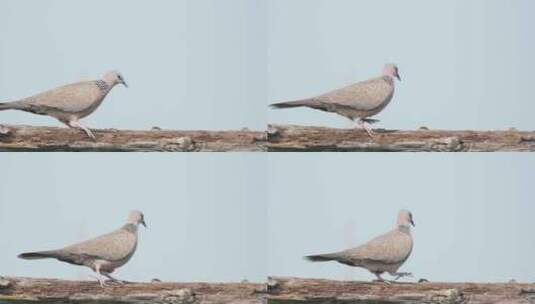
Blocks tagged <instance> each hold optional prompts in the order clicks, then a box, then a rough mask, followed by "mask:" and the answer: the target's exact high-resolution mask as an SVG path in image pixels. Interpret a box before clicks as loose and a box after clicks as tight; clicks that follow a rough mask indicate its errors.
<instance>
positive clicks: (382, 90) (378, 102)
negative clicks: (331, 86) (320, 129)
mask: <svg viewBox="0 0 535 304" xmlns="http://www.w3.org/2000/svg"><path fill="white" fill-rule="evenodd" d="M394 89H395V86H394V82H393V80H392V79H391V78H389V77H378V78H373V79H370V80H367V81H363V82H359V83H356V84H353V85H350V86H347V87H344V88H341V89H338V90H335V91H332V92H329V93H326V94H324V95H321V96H319V97H317V98H315V99H316V100H319V101H322V102H326V103H331V104H336V105H339V106H342V107H349V108H352V109H353V110H356V111H374V110H381V109H383V108H384V107H385V106H386V105H387V104H388V103H389V102H390V100H391V99H392V97H393V95H394Z"/></svg>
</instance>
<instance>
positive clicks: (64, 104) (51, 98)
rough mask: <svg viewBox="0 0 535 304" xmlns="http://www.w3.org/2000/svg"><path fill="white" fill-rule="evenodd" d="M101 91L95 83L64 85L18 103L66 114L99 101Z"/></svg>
mask: <svg viewBox="0 0 535 304" xmlns="http://www.w3.org/2000/svg"><path fill="white" fill-rule="evenodd" d="M101 98H102V91H101V90H100V89H99V87H98V86H97V85H96V84H95V81H85V82H79V83H74V84H70V85H66V86H63V87H59V88H56V89H52V90H50V91H46V92H43V93H40V94H37V95H35V96H32V97H29V98H26V99H23V100H21V101H19V103H20V104H25V105H30V106H33V107H43V108H45V109H50V110H59V111H62V112H68V113H78V112H81V111H84V110H86V109H88V108H90V107H91V106H93V105H94V104H95V102H98V101H100V100H101Z"/></svg>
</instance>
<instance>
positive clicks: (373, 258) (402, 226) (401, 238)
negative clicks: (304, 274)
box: [305, 210, 414, 281]
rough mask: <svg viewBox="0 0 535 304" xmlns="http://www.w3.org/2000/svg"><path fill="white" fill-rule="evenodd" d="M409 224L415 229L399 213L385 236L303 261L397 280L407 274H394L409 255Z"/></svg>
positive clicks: (406, 214) (409, 219) (406, 216)
mask: <svg viewBox="0 0 535 304" xmlns="http://www.w3.org/2000/svg"><path fill="white" fill-rule="evenodd" d="M411 225H413V226H414V222H413V220H412V214H411V213H410V212H409V211H406V210H402V211H400V212H399V215H398V219H397V224H396V227H395V228H394V230H392V231H390V232H388V233H386V234H383V235H381V236H379V237H376V238H374V239H372V240H371V241H369V242H367V243H365V244H363V245H361V246H358V247H356V248H352V249H348V250H344V251H341V252H336V253H329V254H319V255H311V256H307V257H305V258H306V259H307V260H309V261H312V262H328V261H336V262H339V263H341V264H345V265H348V266H353V267H361V268H365V269H367V270H369V271H370V272H371V273H373V274H375V275H376V276H377V278H378V279H379V280H381V281H384V280H383V278H382V277H381V274H383V273H385V272H388V273H389V274H391V275H393V276H396V277H397V279H399V278H401V277H403V276H408V275H410V274H409V273H399V272H397V271H398V269H399V268H400V267H401V266H402V265H403V264H404V263H405V261H406V260H407V259H408V258H409V256H410V254H411V252H412V248H413V240H412V235H411V232H410V226H411Z"/></svg>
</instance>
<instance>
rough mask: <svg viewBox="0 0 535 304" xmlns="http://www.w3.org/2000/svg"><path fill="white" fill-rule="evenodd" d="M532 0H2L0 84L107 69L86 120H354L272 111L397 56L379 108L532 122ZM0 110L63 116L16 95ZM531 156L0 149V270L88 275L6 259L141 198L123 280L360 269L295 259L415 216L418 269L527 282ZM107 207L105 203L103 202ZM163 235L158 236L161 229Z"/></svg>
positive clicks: (37, 87)
mask: <svg viewBox="0 0 535 304" xmlns="http://www.w3.org/2000/svg"><path fill="white" fill-rule="evenodd" d="M534 9H535V3H534V2H533V1H530V0H512V1H501V0H473V1H462V0H452V1H432V2H431V1H424V0H407V1H403V2H401V1H394V0H390V1H387V0H374V1H349V0H343V1H342V0H329V1H326V0H322V1H320V0H306V1H305V0H292V1H288V0H268V1H250V0H249V1H248V0H225V1H219V0H195V1H187V0H157V1H150V2H149V1H130V0H129V1H126V0H116V1H105V0H95V1H91V2H83V1H68V0H43V1H32V0H16V1H15V0H0V36H1V37H2V39H1V41H0V67H1V68H0V100H9V99H11V98H19V97H25V96H28V95H31V94H32V93H35V92H39V91H41V90H45V89H48V88H52V87H54V86H57V85H61V84H64V83H68V82H72V81H77V80H80V79H88V78H94V77H98V76H100V74H102V73H103V72H104V71H106V70H108V69H119V70H121V71H122V72H123V74H124V76H125V78H126V80H127V81H128V82H129V84H130V88H129V89H124V88H121V87H119V88H117V89H115V90H114V91H113V92H112V93H111V95H110V96H109V97H108V98H107V100H106V102H105V103H104V105H103V106H102V108H101V109H99V110H98V112H96V113H95V114H94V115H93V116H92V117H90V118H89V119H87V120H86V123H87V124H88V125H89V126H91V127H98V128H134V129H146V128H150V127H153V126H160V127H162V128H173V129H239V128H242V127H249V128H251V129H262V128H264V126H265V124H266V123H267V122H268V120H269V121H270V122H274V123H295V124H316V125H326V126H333V127H347V126H349V123H348V122H346V121H345V120H344V119H342V118H338V117H336V116H334V115H330V114H325V113H320V112H315V111H312V110H289V111H271V110H268V108H267V105H268V104H269V103H271V102H275V101H281V100H288V99H296V98H302V97H309V96H312V95H315V94H318V93H322V92H324V91H327V90H330V89H333V88H336V87H339V86H341V85H344V84H349V83H352V82H354V81H358V80H362V79H366V78H368V77H371V76H375V75H377V73H378V72H379V70H380V68H381V66H382V65H383V64H384V63H385V62H396V63H398V65H399V66H400V70H401V75H402V77H403V82H402V83H399V84H398V91H397V94H396V97H395V100H394V102H393V103H392V104H391V106H389V107H388V108H387V109H386V110H385V112H384V113H382V114H381V115H379V116H378V118H379V119H381V120H383V122H382V123H381V124H380V126H381V127H387V128H417V127H420V126H423V125H425V126H428V127H431V128H452V129H506V128H510V127H517V128H520V129H527V130H533V129H535V125H534V124H533V119H532V116H533V115H532V112H533V110H534V107H533V106H532V102H533V101H534V97H535V91H534V90H532V89H531V87H532V85H531V82H532V80H533V72H532V71H534V70H535V60H534V59H533V54H534V53H535V42H534V39H533V37H534V35H533V28H535V26H534V24H533V23H534V22H535V21H533V18H531V12H533V11H534ZM0 122H2V123H12V124H39V125H58V123H57V122H55V121H54V120H51V119H48V118H44V117H39V116H33V115H29V114H25V113H17V112H2V113H0ZM534 165H535V163H534V161H533V158H532V157H531V156H530V155H516V154H495V155H475V154H474V155H440V156H438V155H437V156H435V155H421V154H419V155H409V154H406V155H396V156H394V155H385V154H376V155H361V154H345V155H336V154H321V155H320V154H311V155H301V154H287V155H283V154H280V155H270V156H265V155H245V154H232V155H215V154H204V155H197V156H193V155H191V156H190V155H159V156H158V155H142V154H138V155H121V156H118V155H111V154H107V155H104V154H102V155H94V154H85V155H71V154H56V155H50V154H48V155H47V154H43V155H28V154H3V155H2V156H1V157H0V168H1V170H2V174H1V175H0V231H4V232H8V233H7V234H6V233H4V235H3V237H1V238H0V248H2V251H1V252H0V269H1V273H0V274H1V275H18V276H33V277H42V276H53V277H62V278H70V279H76V278H82V279H86V278H88V276H87V275H88V274H89V273H90V271H88V270H83V269H80V268H76V267H71V266H69V265H63V264H60V263H57V262H55V261H42V262H28V261H22V260H18V259H17V258H16V255H17V254H18V253H20V252H21V251H26V250H33V249H36V250H37V249H47V248H51V247H52V248H53V247H56V246H61V245H64V244H68V243H70V242H74V241H78V240H80V239H84V238H86V237H90V236H94V235H98V234H100V233H104V232H107V231H109V230H112V229H115V228H117V227H119V226H121V224H122V223H123V221H124V218H125V216H126V214H127V213H128V211H129V210H130V209H133V208H138V209H141V210H143V211H144V212H145V214H146V218H147V221H148V224H149V229H148V230H142V231H141V243H140V246H139V252H137V254H136V255H135V257H134V259H133V260H132V261H131V262H130V263H129V264H128V265H126V266H125V267H124V268H123V269H121V270H120V272H119V273H118V276H119V277H122V278H125V279H129V280H140V281H144V280H150V279H152V278H154V277H158V278H160V279H163V280H173V281H239V280H241V279H249V280H252V281H261V280H262V279H263V278H265V276H266V275H289V276H310V277H325V278H337V279H347V278H350V279H355V278H356V279H370V278H371V277H370V275H368V274H367V273H366V272H365V271H350V270H348V268H347V267H342V266H338V265H335V264H323V265H314V264H309V263H305V262H304V261H302V259H301V257H302V256H303V255H305V254H310V253H316V252H323V251H331V250H336V249H341V248H344V247H346V246H351V245H354V244H358V243H360V242H362V241H365V240H367V239H368V238H369V237H371V236H374V235H376V234H378V233H382V232H384V231H386V230H388V229H389V228H390V227H391V226H392V224H393V219H394V216H395V214H396V212H397V211H398V209H400V208H408V209H411V210H412V211H413V213H414V215H415V220H416V222H417V225H418V226H417V227H416V230H415V238H416V248H415V251H414V255H413V257H411V259H410V260H409V261H408V263H407V265H406V267H404V268H403V270H406V271H412V272H414V273H415V274H416V276H417V277H425V278H428V279H431V280H456V281H462V280H480V281H505V280H508V279H511V278H515V279H517V280H522V281H531V280H532V279H533V278H532V277H531V274H533V273H535V268H534V266H533V264H532V263H531V262H530V261H531V255H532V253H533V252H534V251H535V245H534V243H533V242H530V240H531V231H533V229H534V228H535V227H534V224H533V222H532V221H531V219H530V215H531V214H533V212H534V211H535V210H534V208H535V207H533V206H534V205H533V204H532V197H533V196H534V195H533V194H534V193H533V190H532V189H533V187H532V186H531V184H530V183H529V181H530V180H532V178H531V175H532V170H531V169H532V168H533V166H534ZM104 208H109V209H110V212H109V213H103V212H102V209H104ZM169 238H170V239H171V241H169Z"/></svg>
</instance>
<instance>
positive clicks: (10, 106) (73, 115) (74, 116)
mask: <svg viewBox="0 0 535 304" xmlns="http://www.w3.org/2000/svg"><path fill="white" fill-rule="evenodd" d="M118 84H122V85H124V86H125V87H128V85H127V84H126V82H125V80H124V78H123V76H122V75H121V73H119V72H117V71H111V72H108V73H106V74H105V75H104V76H103V77H102V79H99V80H92V81H83V82H78V83H73V84H69V85H66V86H62V87H59V88H56V89H52V90H50V91H46V92H43V93H40V94H37V95H35V96H32V97H28V98H24V99H21V100H18V101H12V102H4V103H0V111H5V110H19V111H24V112H29V113H33V114H38V115H46V116H51V117H54V118H56V119H57V120H59V121H60V122H62V123H64V124H65V125H67V126H68V127H70V128H73V129H79V130H82V131H84V132H85V133H86V134H87V136H88V137H89V138H91V139H93V140H95V135H94V134H93V133H92V132H91V130H89V129H88V128H87V127H85V126H84V125H82V124H81V123H80V119H82V118H85V117H87V116H89V115H90V114H92V113H93V112H94V111H95V110H96V109H97V108H98V107H99V106H100V105H101V104H102V102H103V101H104V98H106V96H107V95H108V93H109V92H110V91H111V90H112V89H113V88H114V87H115V86H116V85H118Z"/></svg>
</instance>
